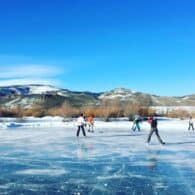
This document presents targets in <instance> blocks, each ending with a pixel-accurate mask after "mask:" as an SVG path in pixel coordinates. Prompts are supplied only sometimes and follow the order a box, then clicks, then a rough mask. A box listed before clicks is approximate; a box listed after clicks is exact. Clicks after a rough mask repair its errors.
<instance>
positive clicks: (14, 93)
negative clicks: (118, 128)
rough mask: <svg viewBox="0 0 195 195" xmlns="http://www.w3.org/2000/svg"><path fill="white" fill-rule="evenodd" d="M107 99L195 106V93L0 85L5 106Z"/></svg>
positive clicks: (89, 102) (47, 105)
mask: <svg viewBox="0 0 195 195" xmlns="http://www.w3.org/2000/svg"><path fill="white" fill-rule="evenodd" d="M105 101H119V102H123V103H124V104H125V103H128V102H134V103H141V104H142V105H145V106H195V95H189V96H182V97H165V96H157V95H151V94H147V93H141V92H136V91H131V90H129V89H124V88H116V89H113V90H111V91H108V92H102V93H93V92H77V91H70V90H67V89H60V88H56V87H53V86H49V85H16V86H9V87H0V106H1V107H4V108H15V107H22V108H32V107H35V106H41V107H44V108H51V107H54V106H60V105H62V104H63V103H64V102H67V103H68V104H70V105H72V106H78V107H79V106H83V105H99V104H101V103H102V102H105Z"/></svg>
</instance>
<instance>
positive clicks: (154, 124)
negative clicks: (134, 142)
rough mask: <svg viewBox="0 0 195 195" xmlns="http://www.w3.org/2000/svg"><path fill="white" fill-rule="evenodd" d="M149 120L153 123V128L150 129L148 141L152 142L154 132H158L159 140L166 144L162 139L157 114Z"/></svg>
mask: <svg viewBox="0 0 195 195" xmlns="http://www.w3.org/2000/svg"><path fill="white" fill-rule="evenodd" d="M148 122H149V123H150V125H151V130H150V133H149V135H148V139H147V143H150V139H151V137H152V134H153V133H156V136H157V138H158V141H159V142H160V143H161V144H165V142H163V140H162V139H161V137H160V135H159V133H158V121H157V118H156V117H155V116H153V117H150V119H149V120H148Z"/></svg>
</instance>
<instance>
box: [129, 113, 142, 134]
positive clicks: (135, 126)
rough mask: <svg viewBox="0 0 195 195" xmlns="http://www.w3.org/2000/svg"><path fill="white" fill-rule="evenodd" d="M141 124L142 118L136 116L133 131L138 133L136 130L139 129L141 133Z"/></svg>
mask: <svg viewBox="0 0 195 195" xmlns="http://www.w3.org/2000/svg"><path fill="white" fill-rule="evenodd" d="M140 122H141V117H140V116H139V115H137V116H135V119H134V121H133V126H132V128H131V130H132V131H136V129H137V130H138V131H140V130H141V129H140Z"/></svg>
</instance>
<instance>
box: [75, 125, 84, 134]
mask: <svg viewBox="0 0 195 195" xmlns="http://www.w3.org/2000/svg"><path fill="white" fill-rule="evenodd" d="M80 129H82V132H83V135H84V136H86V133H85V129H84V126H83V125H81V126H78V130H77V136H79V133H80Z"/></svg>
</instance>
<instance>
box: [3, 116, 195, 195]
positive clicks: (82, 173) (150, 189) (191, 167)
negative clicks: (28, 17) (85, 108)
mask: <svg viewBox="0 0 195 195" xmlns="http://www.w3.org/2000/svg"><path fill="white" fill-rule="evenodd" d="M12 120H13V119H12ZM41 121H42V122H41ZM11 122H12V121H11V119H6V120H5V119H4V123H11ZM33 123H37V124H39V125H40V126H39V127H35V126H33ZM19 124H20V125H22V126H20V127H14V128H8V127H7V128H2V129H0V152H1V155H0V170H1V175H0V194H135V195H136V194H148V195H153V194H155V195H156V194H163V195H164V194H176V195H179V194H181V195H185V194H186V195H189V194H195V183H194V181H195V132H193V131H187V127H188V122H187V121H185V120H184V121H182V120H177V119H175V120H161V121H159V132H160V135H161V137H162V139H163V140H164V141H165V142H166V145H164V146H162V145H160V144H159V143H158V141H157V139H156V137H155V135H153V137H152V140H151V143H150V144H149V145H147V144H146V139H147V135H148V133H149V125H148V124H147V123H145V122H144V123H142V124H141V128H142V131H141V132H132V131H130V128H131V125H132V123H131V122H128V121H118V122H117V121H115V122H108V123H106V122H101V121H96V123H95V132H94V133H88V132H87V137H83V135H82V132H81V134H80V137H78V138H77V137H76V125H75V121H72V122H63V121H62V118H59V117H58V118H50V117H46V118H43V119H35V118H28V119H26V121H25V122H19Z"/></svg>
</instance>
